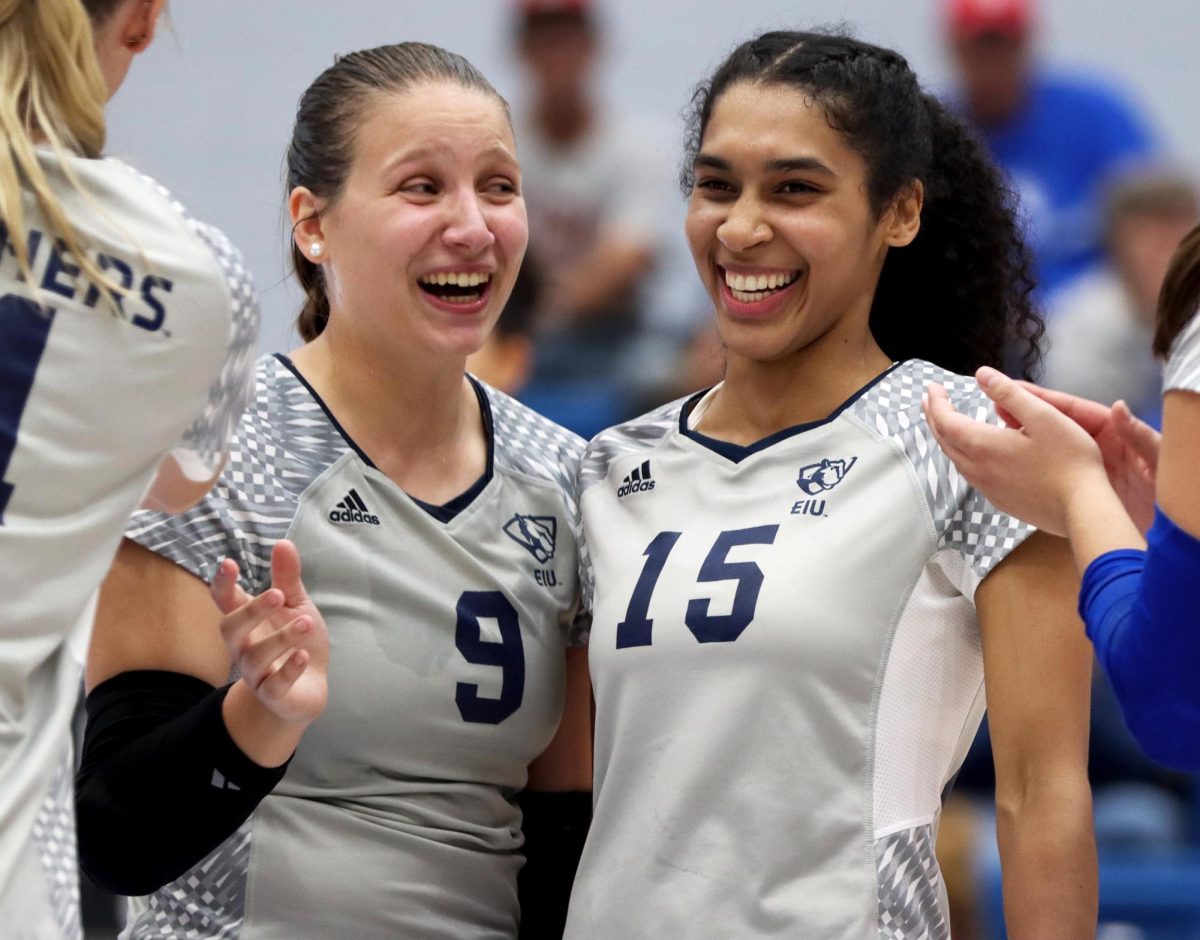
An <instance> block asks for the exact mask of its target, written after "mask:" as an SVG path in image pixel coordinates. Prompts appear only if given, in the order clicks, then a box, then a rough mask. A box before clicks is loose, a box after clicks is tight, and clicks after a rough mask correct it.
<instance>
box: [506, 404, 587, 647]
mask: <svg viewBox="0 0 1200 940" xmlns="http://www.w3.org/2000/svg"><path fill="white" fill-rule="evenodd" d="M484 388H485V389H486V391H487V395H488V404H489V405H490V407H491V410H492V421H493V440H494V446H495V457H496V462H497V463H498V464H500V465H502V466H504V467H505V468H506V469H508V470H510V471H515V472H517V473H519V474H521V475H522V476H525V477H530V478H532V479H534V480H538V481H541V482H542V483H548V484H550V485H552V486H553V487H555V488H556V489H557V490H558V491H559V493H560V494H561V496H562V502H563V515H564V518H565V519H566V520H567V524H568V526H569V527H570V530H571V536H572V538H573V539H574V541H575V545H576V549H577V551H582V550H583V547H582V544H581V534H580V526H579V492H578V473H579V458H580V456H581V455H582V454H583V438H581V437H579V436H578V435H577V434H573V433H572V432H570V431H568V430H567V429H566V428H563V427H560V426H559V425H557V424H555V423H554V422H553V421H551V420H549V419H548V418H544V417H542V416H541V415H540V414H538V413H537V412H536V411H534V410H532V409H531V408H527V407H526V406H525V405H522V404H521V403H520V402H518V401H516V400H515V399H513V398H510V397H509V396H508V395H505V394H504V393H503V392H499V391H497V390H496V389H494V388H491V387H490V386H484ZM590 628H591V613H590V611H589V610H588V609H587V608H585V607H582V606H577V607H576V610H575V612H574V614H573V615H572V622H571V624H570V626H569V628H568V630H567V642H568V644H569V645H570V646H582V645H583V644H584V643H586V642H587V634H588V630H589V629H590Z"/></svg>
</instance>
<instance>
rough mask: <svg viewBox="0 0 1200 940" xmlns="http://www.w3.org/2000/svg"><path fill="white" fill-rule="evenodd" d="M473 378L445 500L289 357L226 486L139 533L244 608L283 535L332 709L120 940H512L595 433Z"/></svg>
mask: <svg viewBox="0 0 1200 940" xmlns="http://www.w3.org/2000/svg"><path fill="white" fill-rule="evenodd" d="M472 381H473V384H474V388H475V391H476V395H477V397H478V400H479V403H480V410H481V413H482V414H483V416H484V423H485V425H486V428H487V434H488V440H489V451H488V453H489V458H488V467H487V471H486V473H485V474H484V476H483V477H481V478H480V480H479V481H477V483H476V484H475V485H474V486H472V487H471V488H469V489H468V490H467V491H466V492H464V493H463V494H461V495H460V496H459V497H457V498H456V499H454V500H452V501H451V502H449V503H447V504H445V505H443V506H430V505H427V504H425V503H422V502H420V501H418V500H416V499H413V498H411V497H410V496H408V495H407V494H405V493H404V492H403V491H402V490H401V489H400V488H399V487H398V486H396V484H395V483H393V482H392V481H391V479H389V478H388V477H387V476H386V475H384V474H383V473H382V472H381V471H379V470H378V469H377V468H376V467H375V465H374V464H373V463H372V462H371V460H370V458H369V457H368V455H367V454H365V453H363V452H362V451H361V450H360V449H359V448H358V446H357V445H356V444H355V443H354V441H353V440H351V439H350V438H349V437H348V436H346V435H345V433H344V432H343V431H342V427H341V425H340V424H339V423H338V421H337V419H336V417H335V416H334V415H333V414H331V413H330V412H329V411H328V409H327V408H326V406H325V404H324V402H323V401H322V400H321V399H320V397H319V396H318V395H317V393H316V392H315V390H313V389H312V388H311V387H310V386H309V385H308V384H307V383H306V382H305V380H304V379H303V378H302V377H301V375H300V373H299V372H297V371H295V370H294V367H293V366H292V364H291V362H290V360H288V359H287V358H286V357H282V356H280V357H273V358H266V359H263V360H261V361H260V364H259V368H258V380H257V390H256V395H255V401H254V402H253V404H252V405H251V407H250V409H249V410H248V411H247V413H246V415H245V416H244V417H243V419H242V422H241V425H240V427H239V429H238V431H237V434H236V435H235V436H234V440H233V444H232V447H231V453H230V459H229V463H228V464H227V465H226V468H225V470H224V471H223V472H222V474H221V478H220V480H219V481H218V483H217V485H216V487H215V488H214V490H213V492H212V493H211V494H210V495H209V496H208V497H207V498H206V499H205V500H204V501H203V502H202V503H201V504H200V505H199V506H197V507H196V508H195V509H194V510H192V511H191V512H189V513H187V514H185V515H183V516H176V517H168V516H162V515H159V514H156V513H140V514H138V515H137V516H136V517H135V518H134V520H133V522H132V524H131V527H130V529H129V531H128V532H127V535H128V537H129V538H131V539H134V540H135V541H137V542H139V543H140V544H142V545H144V546H145V547H146V548H148V549H150V550H151V551H154V552H156V553H158V554H159V555H161V556H162V557H164V558H167V559H169V560H171V561H173V562H175V563H176V564H178V565H180V566H181V567H182V568H184V569H185V570H187V571H189V572H191V573H193V574H195V575H196V576H197V577H200V578H202V579H205V580H208V579H209V577H210V576H211V574H212V572H213V570H214V568H215V566H216V564H217V563H218V562H219V561H220V560H221V559H222V558H224V557H229V558H233V559H234V560H236V561H237V563H238V566H239V569H240V570H241V572H242V575H243V577H242V585H243V587H245V589H246V590H247V591H249V592H251V593H254V594H258V593H261V592H262V591H263V590H265V589H266V588H267V587H269V586H270V576H271V570H270V556H271V548H272V546H273V545H274V544H275V542H277V541H278V540H279V539H281V538H285V537H286V538H288V539H291V540H292V541H293V542H294V543H295V544H296V547H297V549H298V550H299V553H300V557H301V560H302V562H303V565H304V584H305V588H306V590H307V591H308V594H309V596H310V597H311V598H312V599H313V601H314V603H315V604H316V605H317V607H318V608H319V609H320V610H321V612H322V614H323V616H324V618H325V622H326V624H327V625H328V628H329V643H330V650H329V702H328V705H327V707H326V709H325V711H324V713H322V715H321V716H320V717H319V718H318V719H317V720H316V721H315V722H314V723H313V724H312V725H311V726H310V727H309V728H308V729H307V730H306V731H305V733H304V737H303V739H302V740H301V742H300V746H299V747H298V748H297V751H296V754H295V756H294V757H293V759H292V762H291V764H290V765H289V766H288V769H287V773H286V775H285V776H284V778H283V780H282V781H281V782H280V783H279V785H278V786H277V787H276V788H275V790H274V791H273V792H272V793H270V794H269V795H268V796H267V797H266V798H265V799H264V800H263V801H262V802H261V803H260V804H259V806H258V808H257V809H256V810H255V811H254V813H253V814H252V815H251V817H250V818H249V820H248V821H247V822H246V823H245V824H244V825H243V826H242V828H241V830H240V831H239V832H238V833H236V834H235V835H234V836H232V837H231V838H230V839H228V840H227V841H226V842H225V843H224V844H223V845H222V846H220V847H219V848H218V849H217V850H216V851H215V852H214V853H213V854H212V855H211V856H210V857H209V858H208V859H206V860H205V861H203V862H201V863H200V864H199V865H197V866H195V867H194V868H193V869H192V870H191V871H190V872H187V873H185V874H184V875H182V876H181V877H180V878H179V879H178V880H176V881H175V882H173V883H172V884H169V885H167V886H165V887H164V888H162V889H161V890H159V891H158V892H157V893H156V894H154V895H152V896H151V897H149V898H146V899H144V900H140V901H137V902H135V905H134V910H133V912H132V913H133V917H132V926H131V927H130V933H129V936H131V937H133V938H142V937H146V938H149V937H161V936H182V935H185V934H186V935H190V931H192V930H193V929H195V930H197V931H199V934H200V935H202V936H242V937H259V936H264V937H266V936H270V937H283V936H289V937H290V936H297V935H299V934H303V935H304V936H312V937H351V936H352V937H356V938H358V937H361V938H371V937H381V938H382V937H389V938H390V937H405V938H413V940H432V938H446V940H450V938H458V937H479V938H496V940H499V938H507V940H511V938H512V937H514V936H516V932H517V924H518V920H519V915H520V912H519V910H518V904H517V885H516V878H517V871H518V869H519V868H520V866H521V855H520V852H519V849H520V845H521V831H520V826H521V815H520V811H519V810H518V809H517V807H516V805H515V803H514V802H513V797H514V796H515V794H516V793H517V791H519V790H521V789H523V788H524V786H525V784H526V780H527V774H526V769H527V767H528V765H529V764H530V762H532V761H533V760H534V758H536V757H537V756H538V755H539V754H541V752H542V751H543V750H545V748H546V746H547V745H548V744H549V743H550V740H551V738H552V737H553V735H554V732H555V730H556V729H557V727H558V723H559V718H560V716H561V712H562V707H563V697H564V689H565V680H566V647H567V646H568V645H569V644H573V643H578V642H579V637H578V635H577V628H576V626H575V616H576V613H577V610H578V606H579V582H578V556H577V552H576V539H575V534H574V533H575V520H576V508H575V474H576V471H577V468H578V462H579V457H580V455H581V453H582V451H583V441H582V440H580V439H579V438H577V437H576V436H575V435H573V434H570V433H569V432H567V431H564V430H563V429H561V428H559V427H558V426H557V425H554V424H552V423H551V422H549V421H547V420H546V419H544V418H542V417H541V416H539V415H537V414H535V413H534V412H532V411H530V410H529V409H528V408H525V407H524V406H522V405H520V404H519V403H517V402H515V401H513V400H512V399H510V398H508V397H507V396H505V395H503V394H501V393H499V392H497V391H495V390H494V389H490V388H487V387H485V386H483V385H482V384H480V383H477V382H474V380H472ZM170 838H171V833H170V832H164V833H163V839H167V840H169V839H170Z"/></svg>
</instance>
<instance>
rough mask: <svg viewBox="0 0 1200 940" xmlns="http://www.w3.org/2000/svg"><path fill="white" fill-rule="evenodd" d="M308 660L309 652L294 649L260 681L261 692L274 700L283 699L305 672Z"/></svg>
mask: <svg viewBox="0 0 1200 940" xmlns="http://www.w3.org/2000/svg"><path fill="white" fill-rule="evenodd" d="M308 662H309V655H308V653H307V652H305V651H304V650H292V652H291V654H289V655H288V656H287V657H286V658H285V659H284V660H283V661H282V662H278V663H275V664H274V665H273V667H272V670H271V672H270V673H269V674H268V675H267V676H266V678H264V679H263V680H262V682H261V683H259V692H260V693H261V694H262V695H263V696H265V697H266V698H268V699H271V700H273V701H278V700H280V699H282V698H283V697H284V696H285V695H287V693H288V691H289V690H290V689H291V688H292V686H293V685H295V684H296V680H297V679H299V678H300V677H301V676H302V675H303V674H304V670H305V669H306V668H308Z"/></svg>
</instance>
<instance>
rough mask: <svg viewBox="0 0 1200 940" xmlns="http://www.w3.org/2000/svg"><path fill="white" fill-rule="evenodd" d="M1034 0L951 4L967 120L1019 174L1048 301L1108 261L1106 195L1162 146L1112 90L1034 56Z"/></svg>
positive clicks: (949, 23)
mask: <svg viewBox="0 0 1200 940" xmlns="http://www.w3.org/2000/svg"><path fill="white" fill-rule="evenodd" d="M1034 6H1035V4H1034V0H947V2H946V6H945V27H946V33H947V40H948V45H949V49H950V53H951V59H952V61H953V64H954V66H955V70H956V72H957V77H958V84H959V99H958V104H959V107H960V110H961V112H962V116H963V117H964V118H966V119H967V120H968V121H969V122H971V123H972V124H974V125H975V127H976V128H977V129H978V130H979V132H980V134H981V135H982V137H983V139H984V142H985V143H986V145H987V147H988V149H989V150H990V151H991V153H992V156H993V157H994V159H995V160H996V162H997V163H999V164H1000V166H1001V167H1002V168H1003V169H1004V170H1005V171H1007V173H1008V174H1009V176H1010V177H1011V180H1012V184H1013V186H1014V187H1015V188H1016V190H1017V192H1018V194H1019V196H1020V200H1021V208H1022V210H1023V212H1024V215H1025V219H1026V226H1027V231H1026V242H1027V243H1028V244H1029V246H1030V247H1031V248H1032V249H1033V252H1034V256H1035V261H1036V263H1037V274H1038V282H1039V289H1040V292H1041V295H1042V297H1043V298H1047V297H1049V296H1050V295H1052V294H1053V293H1054V292H1055V291H1057V290H1058V289H1059V288H1060V287H1062V286H1064V285H1065V284H1066V283H1067V282H1069V281H1070V280H1072V279H1073V278H1075V277H1076V276H1078V275H1079V274H1081V273H1083V272H1084V271H1085V270H1087V269H1088V268H1089V267H1091V266H1093V265H1095V264H1097V263H1098V262H1099V261H1100V260H1101V255H1102V251H1103V244H1102V235H1101V219H1100V216H1101V194H1102V191H1103V188H1104V185H1105V183H1106V182H1108V181H1109V180H1110V179H1111V178H1112V177H1113V176H1114V175H1116V174H1119V173H1120V172H1121V171H1122V170H1123V169H1126V168H1128V167H1130V166H1132V165H1136V164H1138V163H1141V162H1145V161H1146V160H1147V159H1149V158H1151V157H1152V156H1153V154H1154V152H1155V150H1156V146H1155V143H1154V141H1153V140H1152V137H1151V135H1150V133H1149V132H1148V131H1147V129H1146V127H1145V126H1144V124H1143V122H1142V120H1141V119H1140V118H1139V116H1138V115H1137V114H1135V113H1134V111H1133V110H1132V109H1131V108H1130V106H1129V105H1128V104H1127V103H1126V102H1125V101H1124V100H1122V98H1121V97H1120V96H1119V95H1118V94H1116V93H1115V92H1114V91H1113V90H1112V89H1110V88H1108V87H1107V86H1105V85H1104V84H1102V83H1101V82H1098V81H1095V80H1093V79H1090V78H1087V77H1080V76H1076V75H1061V74H1057V73H1054V72H1051V71H1049V70H1047V69H1046V68H1045V67H1044V66H1042V65H1041V64H1039V63H1038V61H1037V59H1036V56H1035V54H1034V49H1033V46H1034V38H1035V37H1034V34H1035V26H1036V23H1035V19H1036V11H1035V9H1034Z"/></svg>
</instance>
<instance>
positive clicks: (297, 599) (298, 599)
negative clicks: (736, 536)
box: [271, 539, 308, 607]
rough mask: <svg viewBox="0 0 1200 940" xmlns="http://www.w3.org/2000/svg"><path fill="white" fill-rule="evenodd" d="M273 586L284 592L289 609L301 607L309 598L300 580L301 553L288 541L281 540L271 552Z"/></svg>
mask: <svg viewBox="0 0 1200 940" xmlns="http://www.w3.org/2000/svg"><path fill="white" fill-rule="evenodd" d="M271 585H272V587H275V588H278V589H279V590H281V591H282V592H283V595H284V598H285V599H286V601H287V604H288V606H289V607H299V606H300V604H302V603H303V602H304V601H305V600H306V599H307V598H308V595H307V594H306V593H305V591H304V583H303V582H302V581H301V580H300V553H299V552H298V551H297V550H296V546H295V543H293V542H290V541H289V540H287V539H280V540H279V541H278V542H276V543H275V547H274V548H273V549H272V550H271Z"/></svg>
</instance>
